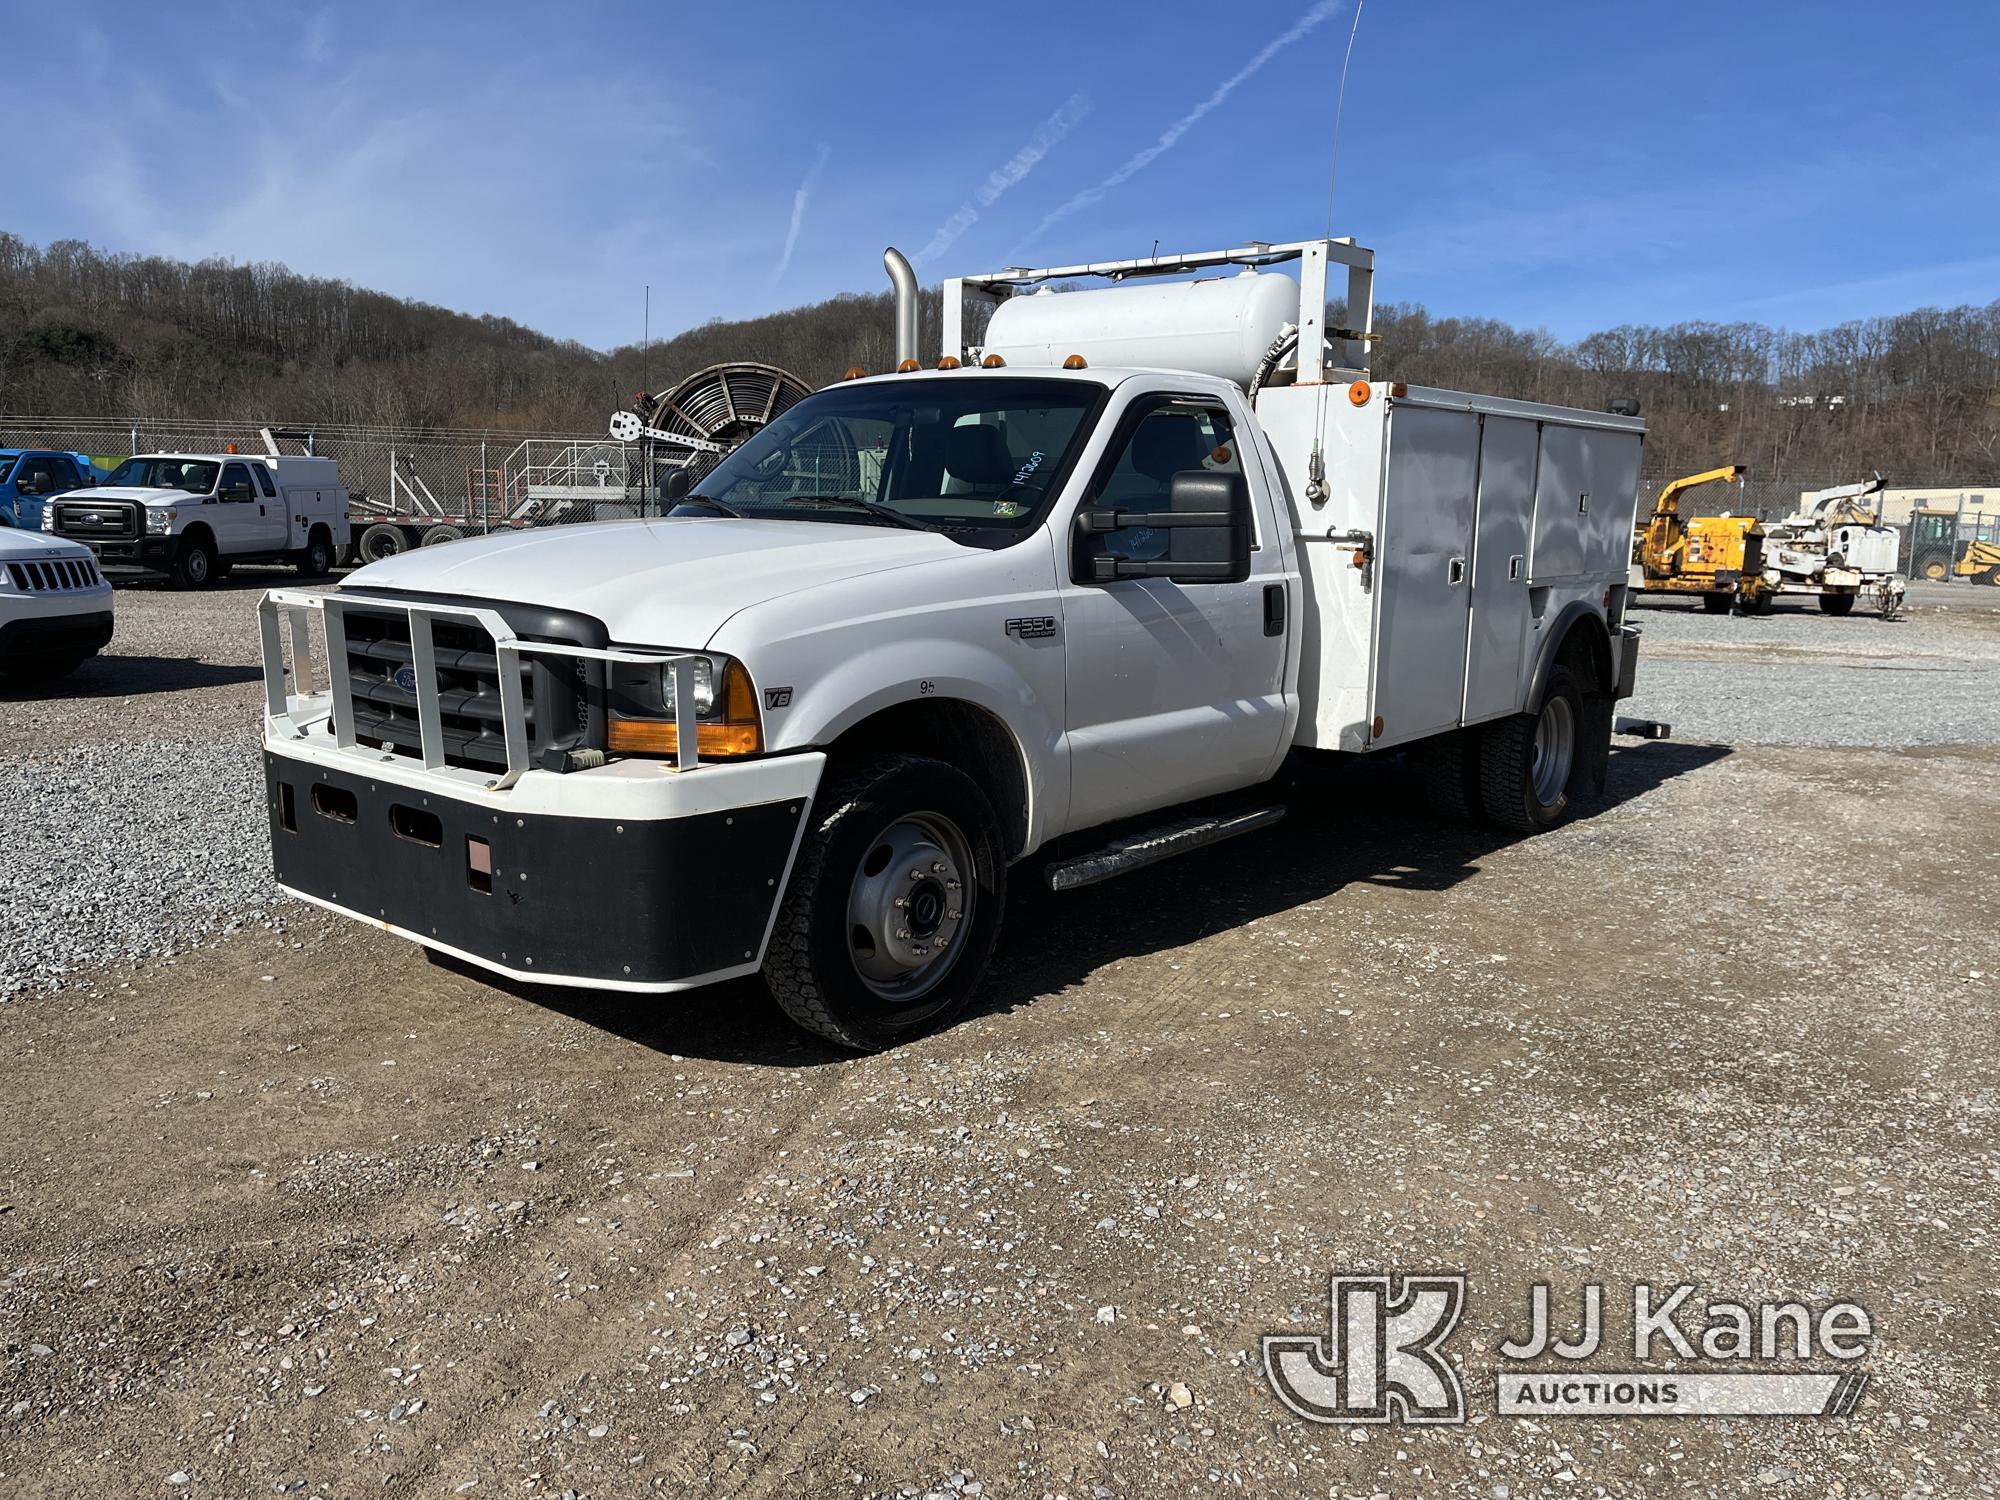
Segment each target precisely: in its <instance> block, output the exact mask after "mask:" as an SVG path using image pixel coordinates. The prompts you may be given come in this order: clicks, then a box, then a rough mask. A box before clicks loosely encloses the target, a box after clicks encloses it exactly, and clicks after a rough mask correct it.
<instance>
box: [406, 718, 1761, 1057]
mask: <svg viewBox="0 0 2000 1500" xmlns="http://www.w3.org/2000/svg"><path fill="white" fill-rule="evenodd" d="M1729 753H1730V750H1729V747H1728V746H1726V745H1700V744H1687V743H1676V742H1674V741H1669V740H1659V741H1641V742H1639V743H1636V744H1634V743H1630V742H1618V741H1614V742H1613V748H1612V752H1611V769H1610V774H1609V777H1608V778H1607V781H1606V786H1605V795H1604V796H1603V797H1602V798H1600V799H1599V800H1597V801H1596V802H1593V803H1591V804H1590V805H1589V806H1588V807H1587V808H1586V809H1585V810H1584V812H1583V813H1582V815H1581V816H1580V817H1579V818H1578V819H1577V824H1579V825H1585V826H1587V825H1588V824H1589V823H1590V821H1591V820H1592V819H1593V818H1597V817H1601V816H1602V815H1603V814H1604V813H1606V812H1608V811H1609V810H1610V809H1612V808H1614V807H1617V806H1619V805H1620V804H1621V803H1624V802H1628V801H1630V800H1632V799H1633V798H1635V797H1642V796H1644V795H1646V794H1647V793H1648V792H1650V791H1652V790H1653V789H1654V788H1655V787H1658V786H1660V785H1662V784H1663V783H1665V782H1668V781H1671V780H1673V779H1674V778H1675V777H1677V776H1685V775H1687V774H1688V773H1689V772H1691V771H1698V770H1700V769H1702V768H1703V767H1704V766H1708V765H1712V764H1714V763H1715V762H1716V761H1719V760H1721V759H1723V758H1724V757H1726V756H1727V755H1729ZM1271 795H1272V797H1273V799H1275V800H1280V801H1283V802H1284V803H1285V804H1286V806H1287V807H1289V808H1290V812H1289V813H1288V815H1287V816H1286V818H1285V821H1284V822H1282V823H1280V824H1278V825H1277V826H1276V827H1275V828H1272V829H1270V830H1268V831H1266V832H1262V833H1255V834H1249V835H1246V836H1245V837H1243V838H1240V839H1236V840H1233V841H1231V842H1229V843H1226V844H1220V845H1217V846H1216V847H1214V848H1211V849H1207V850H1202V851H1199V852H1196V853H1192V854H1186V855H1183V856H1181V857H1180V858H1179V859H1174V860H1169V861H1167V862H1166V863H1165V864H1162V865H1156V866H1154V867H1152V868H1151V869H1147V870H1141V871H1137V872H1135V873H1133V874H1131V875H1127V876H1124V877H1123V878H1121V879H1117V880H1112V881H1108V882H1106V883H1105V884H1103V885H1097V886H1090V887H1088V888H1086V889H1084V890H1081V891H1077V892H1073V893H1071V894H1068V895H1063V896H1057V895H1054V894H1052V893H1051V892H1050V891H1049V890H1048V888H1047V886H1046V884H1045V883H1044V881H1043V879H1042V870H1043V866H1044V865H1045V864H1046V863H1047V862H1048V860H1049V859H1050V858H1052V857H1054V856H1053V854H1039V855H1037V856H1035V857H1034V858H1032V859H1028V860H1025V861H1023V862H1022V863H1020V864H1018V865H1016V866H1014V868H1013V869H1012V870H1011V871H1009V872H1008V880H1009V890H1008V901H1007V921H1006V925H1005V927H1004V928H1003V933H1002V937H1001V942H1000V950H999V952H998V953H997V954H996V955H995V957H994V961H993V969H992V971H991V973H990V974H989V975H988V978H987V981H986V984H985V987H984V989H983V991H982V993H981V995H980V997H979V998H978V999H977V1000H975V1001H974V1002H973V1004H972V1006H971V1007H970V1008H969V1009H968V1011H967V1012H966V1014H967V1015H968V1016H978V1015H992V1014H995V1013H997V1012H1000V1011H1006V1010H1012V1009H1014V1008H1015V1007H1016V1006H1021V1005H1028V1004H1032V1003H1033V1002H1034V1001H1035V1000H1037V999H1038V998H1040V997H1041V996H1043V995H1046V994H1052V993H1055V992H1056V991H1059V990H1062V989H1063V988H1065V987H1067V986H1069V985H1072V984H1078V983H1081V982H1082V981H1083V980H1085V979H1087V978H1089V976H1090V975H1091V974H1092V973H1094V972H1095V971H1097V970H1098V969H1101V968H1103V967H1104V966H1105V965H1107V964H1110V963H1114V962H1116V961H1118V960H1119V959H1125V958H1136V957H1139V956H1141V955H1144V954H1148V953H1156V952H1160V951H1162V950H1165V949H1170V948H1178V947H1182V946H1184V945H1186V944H1188V943H1193V942H1197V941H1199V940H1200V939H1202V938H1205V937H1209V936H1212V935H1213V934H1215V933H1218V932H1222V931H1226V930H1228V929H1230V928H1233V927H1240V926H1242V925H1243V924H1244V923H1246V922H1251V921H1254V920H1256V919H1257V918H1259V917H1265V916H1271V915H1274V914H1275V913H1278V912H1282V911H1289V910H1291V909H1293V908H1295V907H1298V906H1303V905H1305V904H1307V903H1309V902H1312V901H1317V900H1320V899H1322V898H1323V897H1326V896H1330V895H1332V894H1333V893H1334V892H1336V891H1339V890H1341V889H1342V888H1343V887H1346V886H1349V885H1354V884H1357V883H1366V884H1370V885H1390V886H1402V887H1405V888H1409V889H1415V890H1425V891H1443V890H1449V889H1450V888H1451V887H1452V886H1454V885H1457V884H1458V883H1459V882H1460V881H1462V880H1465V879H1467V878H1469V877H1470V876H1472V875H1474V874H1476V873H1478V870H1479V866H1480V861H1481V860H1483V859H1484V858H1486V856H1488V855H1490V854H1491V853H1493V852H1494V851H1495V850H1496V849H1500V848H1504V847H1505V846H1506V845H1508V844H1511V843H1514V842H1516V839H1515V836H1513V835H1510V834H1503V833H1496V832H1494V831H1493V830H1491V829H1485V828H1472V827H1465V826H1458V825H1451V824H1446V823H1442V822H1440V821H1439V820H1438V819H1437V818H1436V817H1435V816H1433V815H1432V814H1431V813H1430V812H1429V811H1428V809H1427V807H1426V805H1425V802H1424V798H1423V794H1422V791H1421V788H1420V787H1419V786H1418V784H1417V781H1416V779H1415V778H1414V777H1413V776H1412V775H1410V774H1409V772H1408V771H1407V770H1406V769H1405V768H1404V767H1403V766H1401V765H1400V764H1399V763H1397V762H1395V761H1391V760H1387V759H1384V760H1381V761H1352V762H1335V763H1332V764H1330V765H1324V766H1311V767H1307V768H1304V769H1301V770H1299V771H1297V772H1291V771H1288V772H1286V773H1285V774H1284V775H1282V776H1280V777H1279V779H1278V781H1277V782H1276V783H1274V789H1273V791H1272V793H1271ZM1086 837H1088V836H1086ZM445 967H448V968H451V969H453V970H454V971H456V972H462V973H464V974H465V975H466V976H467V977H469V978H472V979H475V980H477V981H479V982H480V983H482V984H488V985H493V986H494V987H496V988H499V989H501V990H504V991H506V992H507V993H509V994H512V995H514V996H516V997H518V998H520V999H523V1000H526V1001H528V1002H530V1003H531V1004H534V1005H539V1006H543V1007H546V1008H547V1009H549V1010H553V1011H556V1012H559V1013H560V1014H562V1015H566V1016H570V1017H573V1018H574V1019H576V1020H579V1021H582V1022H584V1023H586V1024H587V1025H591V1026H597V1027H601V1028H602V1029H604V1030H606V1031H608V1032H611V1033H612V1034H613V1035H615V1036H620V1037H623V1038H624V1039H625V1040H627V1041H631V1042H637V1043H639V1044H640V1045H641V1046H645V1047H650V1048H652V1049H653V1050H654V1051H656V1052H663V1053H678V1054H680V1055H682V1056H687V1057H701V1058H708V1059H712V1060H715V1061H722V1062H736V1063H746V1064H751V1065H754V1066H763V1067H806V1066H813V1065H817V1064H820V1063H827V1062H835V1061H839V1060H840V1059H842V1058H843V1057H845V1056H847V1054H846V1053H843V1052H840V1051H839V1050H837V1049H835V1048H832V1047H828V1046H826V1045H824V1044H822V1043H820V1042H817V1041H814V1040H812V1039H811V1038H808V1037H806V1036H804V1035H802V1034H801V1033H799V1032H798V1031H797V1030H795V1029H794V1028H793V1027H792V1026H791V1024H790V1023H789V1022H787V1021H786V1020H785V1018H784V1017H783V1016H782V1015H781V1014H780V1013H779V1011H778V1008H777V1007H776V1006H775V1005H774V1004H772V1002H771V1000H770V998H769V997H768V996H767V995H766V994H765V993H764V990H763V987H762V986H761V985H760V984H759V983H758V982H757V981H756V980H754V979H749V980H735V981H732V982H730V983H728V984H723V985H717V986H715V987H714V988H712V989H707V990H696V991H694V992H692V993H689V994H685V995H659V996H633V995H621V994H616V993H612V992H606V991H590V990H566V989H557V988H553V987H543V986H538V985H529V984H516V983H513V982H511V981H508V980H505V979H502V978H499V977H497V976H495V975H492V974H488V973H486V972H485V971H484V970H479V969H472V968H461V967H460V966H459V965H457V964H453V963H448V962H447V963H446V964H445Z"/></svg>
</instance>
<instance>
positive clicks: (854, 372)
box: [840, 365, 868, 380]
mask: <svg viewBox="0 0 2000 1500" xmlns="http://www.w3.org/2000/svg"><path fill="white" fill-rule="evenodd" d="M867 373H868V372H867V371H866V370H864V369H862V368H861V366H859V365H849V366H848V367H847V373H846V374H845V375H843V376H841V377H840V378H841V379H842V380H859V379H860V378H861V377H862V376H863V375H866V374H867Z"/></svg>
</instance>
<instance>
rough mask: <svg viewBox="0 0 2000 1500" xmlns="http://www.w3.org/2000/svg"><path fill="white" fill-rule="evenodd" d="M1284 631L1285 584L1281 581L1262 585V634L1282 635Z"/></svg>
mask: <svg viewBox="0 0 2000 1500" xmlns="http://www.w3.org/2000/svg"><path fill="white" fill-rule="evenodd" d="M1284 633H1285V586H1284V585H1283V584H1282V583H1267V584H1265V585H1264V634H1266V635H1283V634H1284Z"/></svg>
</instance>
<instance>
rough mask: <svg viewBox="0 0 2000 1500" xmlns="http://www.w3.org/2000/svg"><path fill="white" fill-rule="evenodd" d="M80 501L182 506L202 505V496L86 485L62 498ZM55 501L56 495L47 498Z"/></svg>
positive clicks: (128, 486)
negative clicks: (115, 501)
mask: <svg viewBox="0 0 2000 1500" xmlns="http://www.w3.org/2000/svg"><path fill="white" fill-rule="evenodd" d="M72 497H74V498H76V499H79V500H137V501H138V502H139V503H140V504H141V505H182V504H190V503H191V504H195V505H199V504H200V503H201V500H202V497H201V496H200V495H191V494H189V493H188V492H187V491H186V490H165V489H151V488H148V487H146V486H144V485H137V484H115V485H114V484H99V485H86V486H85V487H84V488H82V489H80V490H65V491H64V492H63V495H62V498H63V499H65V500H67V499H70V498H72ZM47 498H48V499H50V500H53V499H55V498H56V497H55V496H54V495H50V496H48V497H47Z"/></svg>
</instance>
